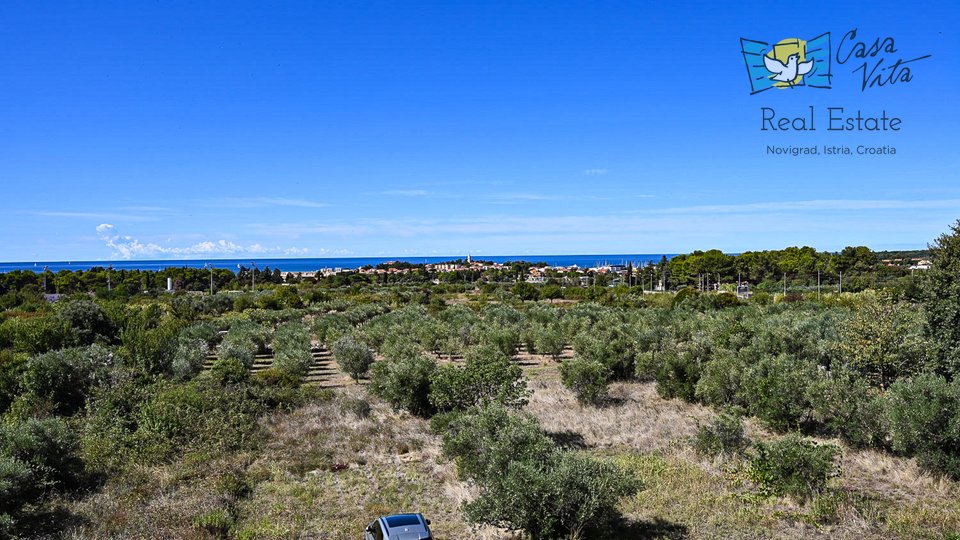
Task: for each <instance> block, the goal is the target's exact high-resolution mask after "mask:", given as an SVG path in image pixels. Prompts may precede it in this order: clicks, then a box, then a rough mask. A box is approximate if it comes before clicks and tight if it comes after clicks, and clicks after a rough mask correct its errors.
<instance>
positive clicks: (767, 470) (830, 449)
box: [749, 433, 840, 500]
mask: <svg viewBox="0 0 960 540" xmlns="http://www.w3.org/2000/svg"><path fill="white" fill-rule="evenodd" d="M839 454H840V448H838V447H837V446H835V445H832V444H817V443H816V442H814V441H811V440H807V439H804V438H802V437H800V436H799V435H797V434H793V433H792V434H789V435H786V436H785V437H783V438H781V439H780V440H778V441H775V442H772V443H758V444H757V446H756V455H755V456H753V458H751V460H750V466H749V474H750V478H751V480H753V482H754V483H755V484H757V486H759V487H760V490H761V491H762V492H763V493H765V494H768V495H790V496H792V497H794V498H796V499H800V500H807V499H810V498H812V497H814V496H816V495H817V494H819V493H821V492H822V491H823V490H824V489H825V488H826V486H827V481H828V480H829V479H830V478H833V477H835V476H839V475H840V468H839V466H838V465H836V464H835V463H834V461H835V460H836V458H837V457H838V456H839Z"/></svg>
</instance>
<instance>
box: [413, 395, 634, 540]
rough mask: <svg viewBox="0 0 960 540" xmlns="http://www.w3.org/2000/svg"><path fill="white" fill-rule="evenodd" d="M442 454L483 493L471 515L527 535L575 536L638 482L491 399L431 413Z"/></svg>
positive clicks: (606, 518) (609, 514) (601, 520)
mask: <svg viewBox="0 0 960 540" xmlns="http://www.w3.org/2000/svg"><path fill="white" fill-rule="evenodd" d="M432 426H433V428H434V430H435V431H441V439H442V446H443V452H444V454H446V455H448V456H450V457H452V458H454V459H456V463H457V470H458V472H459V474H460V476H461V477H462V478H465V479H470V480H473V481H475V482H476V483H477V485H478V486H479V487H480V495H479V496H478V497H477V498H476V499H474V500H473V501H472V502H469V503H467V504H466V505H464V512H465V513H466V516H467V518H468V519H470V520H471V521H473V522H476V523H486V524H491V525H494V526H496V527H501V528H505V529H509V530H514V531H522V532H525V533H526V534H528V535H530V537H531V538H537V539H541V538H542V539H547V538H568V537H569V538H580V537H583V535H585V534H587V532H588V531H589V532H594V531H598V530H600V529H602V528H603V527H604V526H605V525H607V524H608V523H609V522H610V521H611V520H612V518H613V517H615V516H616V515H617V510H616V505H617V503H618V501H619V499H620V498H621V497H624V496H629V495H632V494H634V493H636V492H637V490H639V488H640V484H639V482H638V481H637V480H636V479H635V478H634V477H632V476H629V475H627V474H625V473H624V472H623V471H622V470H620V469H619V468H618V467H615V466H614V465H612V464H607V463H603V462H599V461H595V460H593V459H589V458H585V457H580V456H577V455H574V454H572V453H569V452H564V451H561V450H558V449H557V448H556V447H555V446H554V443H553V441H552V440H551V439H550V438H549V437H547V436H546V435H545V434H544V433H543V431H542V430H541V429H540V426H539V424H538V423H537V421H536V419H535V418H533V417H532V416H530V415H525V414H516V413H510V412H509V411H508V409H506V408H505V407H503V406H500V405H497V404H493V405H490V406H488V407H484V408H482V409H472V410H470V411H467V412H462V413H448V414H447V415H441V416H438V417H435V418H434V421H433V422H432Z"/></svg>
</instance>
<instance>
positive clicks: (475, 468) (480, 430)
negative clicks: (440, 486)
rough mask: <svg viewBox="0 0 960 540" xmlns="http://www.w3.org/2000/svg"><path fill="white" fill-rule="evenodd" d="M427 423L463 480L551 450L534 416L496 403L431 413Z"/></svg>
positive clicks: (487, 474)
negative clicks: (519, 412)
mask: <svg viewBox="0 0 960 540" xmlns="http://www.w3.org/2000/svg"><path fill="white" fill-rule="evenodd" d="M430 425H431V428H432V429H433V431H434V432H438V433H439V434H440V436H441V443H442V447H443V453H444V455H446V456H449V457H451V458H454V459H455V460H456V463H457V472H458V473H459V475H460V477H461V478H463V479H465V480H473V481H476V482H484V481H486V480H487V479H488V478H491V477H496V476H499V475H500V474H501V473H502V472H503V471H504V470H505V469H506V467H507V465H508V464H509V463H510V462H511V461H537V460H540V459H543V458H544V457H545V456H547V455H549V454H550V453H551V452H553V451H554V449H555V446H554V443H553V441H552V440H551V439H550V438H549V437H547V435H546V434H544V433H543V431H542V430H541V429H540V425H539V424H538V423H537V420H536V418H534V417H533V416H531V415H529V414H522V413H521V414H511V413H510V411H509V410H508V409H507V408H506V407H504V406H503V405H500V404H497V403H493V404H490V405H488V406H486V407H482V408H475V409H470V410H468V411H459V412H455V413H447V414H443V415H439V416H435V417H434V419H433V420H432V421H431V423H430Z"/></svg>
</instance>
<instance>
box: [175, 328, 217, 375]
mask: <svg viewBox="0 0 960 540" xmlns="http://www.w3.org/2000/svg"><path fill="white" fill-rule="evenodd" d="M207 352H208V350H207V342H206V341H204V340H202V339H197V338H192V339H191V338H185V336H184V335H183V334H182V333H181V335H180V338H178V339H177V348H176V350H174V351H173V360H171V362H170V371H171V372H172V373H173V374H174V376H176V377H178V378H181V379H189V378H190V377H192V376H194V375H196V374H197V373H199V372H200V368H202V367H203V362H204V361H205V360H206V359H207Z"/></svg>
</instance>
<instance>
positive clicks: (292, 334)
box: [273, 289, 313, 377]
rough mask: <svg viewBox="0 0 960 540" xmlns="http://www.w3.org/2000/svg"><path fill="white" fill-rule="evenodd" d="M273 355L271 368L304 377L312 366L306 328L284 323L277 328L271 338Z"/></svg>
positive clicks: (298, 324)
mask: <svg viewBox="0 0 960 540" xmlns="http://www.w3.org/2000/svg"><path fill="white" fill-rule="evenodd" d="M284 290H286V289H284ZM298 298H299V297H298ZM273 354H274V357H273V367H275V368H277V369H279V370H280V371H283V372H284V373H288V374H290V375H292V376H294V377H304V376H305V375H306V374H307V372H308V371H309V370H310V366H311V365H313V353H312V352H311V350H310V333H309V332H308V331H307V327H305V326H304V325H302V324H300V323H286V324H283V325H281V326H280V327H279V328H277V332H276V334H275V335H274V337H273Z"/></svg>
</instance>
